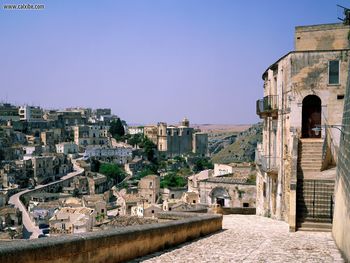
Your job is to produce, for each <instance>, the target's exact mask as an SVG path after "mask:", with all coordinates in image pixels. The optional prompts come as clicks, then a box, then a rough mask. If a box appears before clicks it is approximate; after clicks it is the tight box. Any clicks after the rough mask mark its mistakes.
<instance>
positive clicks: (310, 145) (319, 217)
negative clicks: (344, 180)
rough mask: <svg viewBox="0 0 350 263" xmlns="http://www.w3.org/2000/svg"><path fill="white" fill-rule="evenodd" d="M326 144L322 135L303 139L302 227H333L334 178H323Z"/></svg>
mask: <svg viewBox="0 0 350 263" xmlns="http://www.w3.org/2000/svg"><path fill="white" fill-rule="evenodd" d="M322 147H323V140H322V139H302V140H301V142H300V144H299V153H298V170H297V175H298V185H297V227H298V230H302V231H331V230H332V215H333V195H334V180H327V179H326V178H322V174H323V173H322V172H321V168H322Z"/></svg>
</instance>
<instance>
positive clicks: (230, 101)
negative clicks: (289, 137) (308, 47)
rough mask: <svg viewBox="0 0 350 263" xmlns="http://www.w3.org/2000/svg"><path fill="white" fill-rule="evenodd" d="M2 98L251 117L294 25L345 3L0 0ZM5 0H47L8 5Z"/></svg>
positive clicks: (215, 119)
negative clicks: (265, 74)
mask: <svg viewBox="0 0 350 263" xmlns="http://www.w3.org/2000/svg"><path fill="white" fill-rule="evenodd" d="M0 4H1V6H0V102H10V103H14V104H17V105H23V104H29V105H35V106H41V107H43V108H48V109H56V108H59V109H63V108H66V107H75V106H76V107H91V108H99V107H100V108H101V107H103V108H111V109H112V112H113V113H114V114H116V115H118V116H120V117H121V118H122V119H124V120H126V121H127V122H128V123H140V124H150V123H157V122H160V121H164V122H168V123H177V122H178V121H180V120H181V119H183V117H185V116H186V117H187V118H189V119H190V121H191V123H196V124H204V123H211V124H251V123H256V122H258V121H259V119H258V117H257V115H256V113H255V102H256V100H257V99H259V98H261V97H262V96H263V88H262V87H263V81H262V79H261V75H262V73H263V72H264V71H265V70H266V68H267V67H268V66H270V65H271V64H272V63H274V62H275V61H276V60H278V59H279V58H280V57H281V56H283V55H284V54H286V53H288V52H289V51H291V50H293V48H294V47H293V39H294V38H293V35H294V28H295V26H300V25H313V24H323V23H336V22H340V21H339V20H338V19H337V16H338V15H339V11H338V9H337V7H336V4H340V5H343V6H346V7H350V1H345V0H339V1H334V0H307V1H306V0H293V1H287V0H285V1H282V0H265V1H261V0H114V1H86V0H84V1H66V0H56V1H55V0H51V1H42V0H40V1H39V0H38V1H37V2H36V1H14V0H0ZM5 4H44V5H45V8H44V9H43V10H5V9H4V5H5Z"/></svg>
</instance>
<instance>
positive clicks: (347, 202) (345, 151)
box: [333, 76, 350, 261]
mask: <svg viewBox="0 0 350 263" xmlns="http://www.w3.org/2000/svg"><path fill="white" fill-rule="evenodd" d="M342 130H343V134H342V136H341V138H340V147H339V154H338V165H337V178H336V185H335V209H334V216H333V237H334V239H335V242H336V243H337V246H338V247H339V249H340V251H341V252H342V253H343V255H344V257H345V258H346V259H347V260H349V261H350V238H349V233H350V174H349V171H350V76H348V82H347V90H346V97H345V103H344V114H343V128H342Z"/></svg>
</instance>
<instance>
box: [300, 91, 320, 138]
mask: <svg viewBox="0 0 350 263" xmlns="http://www.w3.org/2000/svg"><path fill="white" fill-rule="evenodd" d="M317 125H321V99H320V98H319V97H318V96H316V95H308V96H306V97H305V98H304V99H303V110H302V138H320V137H321V133H318V135H316V134H315V132H314V131H313V130H312V129H313V128H315V127H316V126H317Z"/></svg>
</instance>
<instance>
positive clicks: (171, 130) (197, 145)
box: [144, 118, 208, 157]
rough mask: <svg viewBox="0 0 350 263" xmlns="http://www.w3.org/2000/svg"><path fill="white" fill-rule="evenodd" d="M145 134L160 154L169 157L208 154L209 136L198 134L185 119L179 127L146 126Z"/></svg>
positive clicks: (162, 123) (164, 124) (160, 124)
mask: <svg viewBox="0 0 350 263" xmlns="http://www.w3.org/2000/svg"><path fill="white" fill-rule="evenodd" d="M144 134H145V136H147V137H148V138H149V139H150V140H151V141H152V142H153V143H154V144H156V145H157V149H158V151H159V152H160V153H163V154H165V155H167V156H168V157H174V156H178V155H182V154H188V153H195V154H197V155H200V156H207V154H208V134H206V133H201V132H196V131H195V130H194V128H192V127H190V122H189V120H188V119H186V118H184V119H183V120H182V122H181V123H180V125H179V126H174V125H167V124H166V123H165V122H159V123H158V125H157V126H145V127H144Z"/></svg>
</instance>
